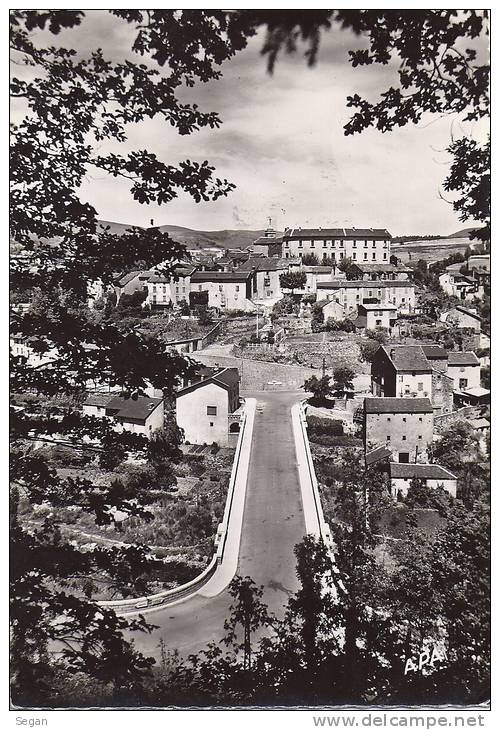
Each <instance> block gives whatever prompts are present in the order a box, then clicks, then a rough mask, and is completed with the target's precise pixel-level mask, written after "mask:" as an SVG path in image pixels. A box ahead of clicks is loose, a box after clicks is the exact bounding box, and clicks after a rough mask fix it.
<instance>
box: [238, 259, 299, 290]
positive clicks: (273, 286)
mask: <svg viewBox="0 0 500 730" xmlns="http://www.w3.org/2000/svg"><path fill="white" fill-rule="evenodd" d="M289 268H290V267H289V265H288V263H287V262H286V260H285V259H281V258H270V257H268V256H262V257H260V258H257V257H253V256H252V257H251V258H249V259H248V260H247V261H245V262H243V263H242V264H241V265H240V266H239V267H238V268H237V269H236V271H238V272H240V271H241V272H243V271H245V272H249V271H250V272H251V271H254V272H255V279H256V284H257V287H256V290H255V292H254V293H253V295H252V298H253V299H278V298H280V297H281V295H282V292H281V284H280V276H281V274H284V273H286V272H287V271H288V270H289Z"/></svg>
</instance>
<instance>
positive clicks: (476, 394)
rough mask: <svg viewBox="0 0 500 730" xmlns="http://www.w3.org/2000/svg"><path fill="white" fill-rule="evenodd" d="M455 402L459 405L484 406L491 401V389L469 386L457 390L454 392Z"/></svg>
mask: <svg viewBox="0 0 500 730" xmlns="http://www.w3.org/2000/svg"><path fill="white" fill-rule="evenodd" d="M453 397H454V402H455V403H456V405H457V407H459V408H461V407H463V406H483V405H488V403H489V402H490V391H489V390H487V389H486V388H481V387H478V388H469V389H468V390H456V391H455V392H454V393H453Z"/></svg>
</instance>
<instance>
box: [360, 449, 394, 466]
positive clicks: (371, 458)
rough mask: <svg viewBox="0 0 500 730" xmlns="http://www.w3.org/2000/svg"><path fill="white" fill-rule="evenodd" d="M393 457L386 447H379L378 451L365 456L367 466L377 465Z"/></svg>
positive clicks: (369, 452)
mask: <svg viewBox="0 0 500 730" xmlns="http://www.w3.org/2000/svg"><path fill="white" fill-rule="evenodd" d="M391 456H392V453H391V452H390V451H389V449H386V448H385V446H379V448H378V449H373V451H368V453H367V454H366V455H365V465H366V466H371V465H372V464H376V463H377V462H378V461H382V460H385V459H390V458H391Z"/></svg>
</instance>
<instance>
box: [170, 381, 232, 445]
mask: <svg viewBox="0 0 500 730" xmlns="http://www.w3.org/2000/svg"><path fill="white" fill-rule="evenodd" d="M239 407H240V398H239V374H238V369H237V368H201V369H200V370H199V371H198V373H197V375H196V376H195V378H193V379H192V380H190V381H188V382H187V384H184V386H183V387H182V388H180V389H179V390H178V391H177V393H176V403H175V416H176V422H177V425H178V426H179V428H182V429H183V430H184V437H185V440H186V441H188V442H189V443H191V444H200V445H201V444H212V443H214V442H215V443H217V444H219V446H227V445H228V443H229V439H230V436H229V434H230V433H237V432H238V431H239V417H237V416H236V414H237V412H238V410H239Z"/></svg>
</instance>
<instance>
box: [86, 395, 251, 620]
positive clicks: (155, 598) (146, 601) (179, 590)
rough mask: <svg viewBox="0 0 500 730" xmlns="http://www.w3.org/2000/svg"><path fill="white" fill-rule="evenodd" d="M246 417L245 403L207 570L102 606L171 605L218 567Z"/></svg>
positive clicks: (123, 610) (134, 608) (122, 609)
mask: <svg viewBox="0 0 500 730" xmlns="http://www.w3.org/2000/svg"><path fill="white" fill-rule="evenodd" d="M247 420H248V413H247V407H246V406H245V412H244V414H243V416H242V420H241V428H240V434H239V438H238V443H237V445H236V452H235V455H234V461H233V468H232V470H231V477H230V480H229V488H228V492H227V497H226V505H225V509H224V516H223V518H222V522H221V523H220V524H219V526H218V528H217V535H216V537H215V552H214V555H213V557H212V559H211V561H210V563H209V564H208V565H207V567H206V568H205V570H204V571H203V572H202V573H200V575H198V576H196V578H193V579H192V580H191V581H189V583H184V584H183V585H180V586H177V587H176V588H171V589H170V590H168V591H161V592H160V593H154V594H152V595H150V596H141V597H139V598H124V599H119V600H116V601H99V602H98V603H99V605H100V606H103V607H105V608H112V609H114V610H115V611H116V612H117V613H136V612H137V611H138V610H140V609H146V608H153V607H156V606H166V605H172V604H173V603H178V602H180V601H183V600H185V599H186V598H189V597H191V596H193V595H195V593H197V592H198V591H199V590H200V589H201V588H202V587H203V586H204V585H205V584H206V583H208V581H209V580H210V579H211V578H212V577H213V575H214V574H215V572H216V570H217V568H218V567H219V565H220V564H221V563H222V559H223V557H224V551H225V548H226V540H227V532H228V525H229V518H230V516H231V509H232V507H233V503H234V494H235V485H236V477H237V474H238V467H239V463H240V456H241V446H242V443H243V438H244V436H245V430H246V427H247Z"/></svg>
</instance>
